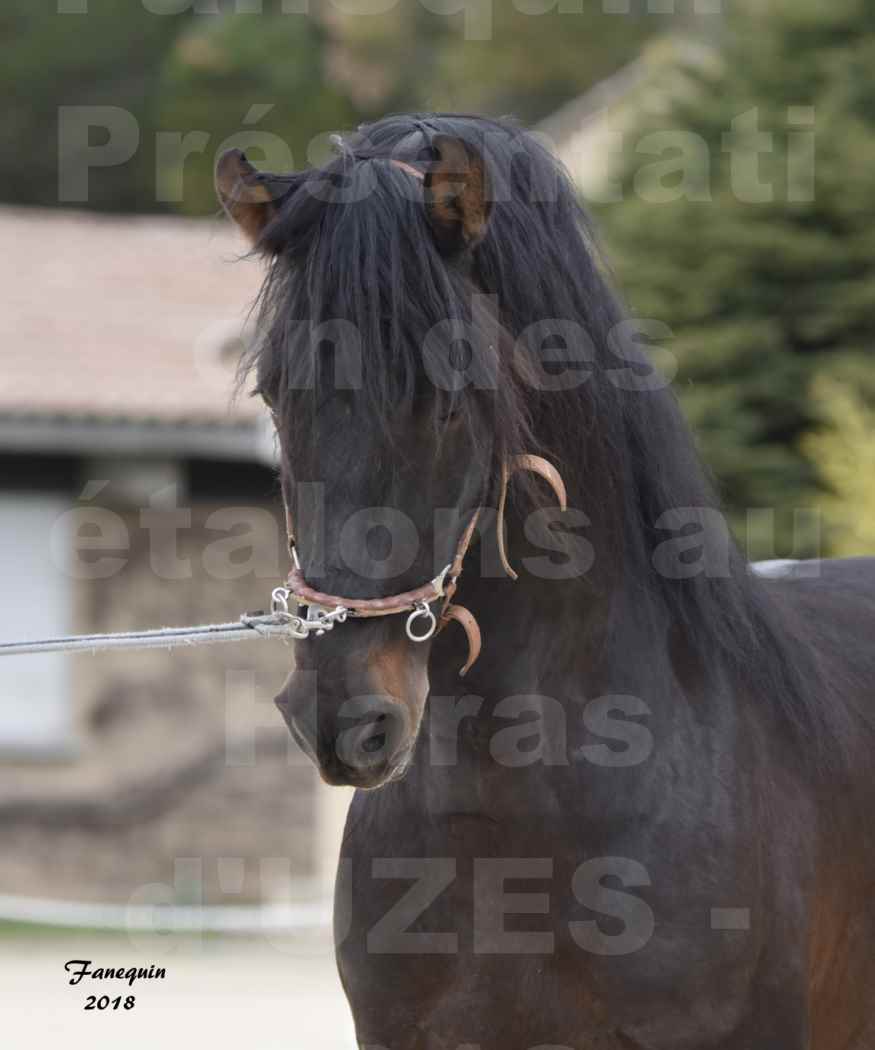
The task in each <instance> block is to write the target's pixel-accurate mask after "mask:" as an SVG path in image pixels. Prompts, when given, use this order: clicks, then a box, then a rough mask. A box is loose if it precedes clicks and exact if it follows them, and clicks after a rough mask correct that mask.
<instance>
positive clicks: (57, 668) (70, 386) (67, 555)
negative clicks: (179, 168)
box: [0, 208, 345, 917]
mask: <svg viewBox="0 0 875 1050" xmlns="http://www.w3.org/2000/svg"><path fill="white" fill-rule="evenodd" d="M0 239H2V243H3V244H4V245H6V246H7V249H8V250H7V251H6V252H4V253H2V257H0V284H2V288H3V298H2V305H0V346H2V351H0V466H2V470H0V578H2V580H3V599H2V602H0V638H2V639H9V640H11V639H19V638H36V637H47V636H54V635H63V634H68V633H90V632H100V631H118V630H130V629H134V628H142V627H154V626H163V625H183V624H189V623H204V622H225V621H230V620H235V619H236V618H237V617H238V616H239V615H240V613H241V612H244V611H246V610H252V609H258V608H264V607H265V606H267V605H268V603H269V599H270V591H271V588H272V587H273V586H275V585H276V583H277V581H278V580H279V579H281V578H282V577H283V575H284V574H285V571H286V568H287V564H286V558H287V554H286V550H285V538H284V532H283V528H282V524H281V520H280V514H279V513H278V511H279V506H278V504H279V493H278V486H277V484H276V479H275V474H274V470H273V456H274V450H273V439H272V434H271V428H270V424H269V420H268V419H267V417H266V413H265V411H264V409H263V408H262V407H261V404H260V402H259V401H257V400H256V399H253V398H250V397H248V396H247V395H246V393H245V391H244V392H243V393H241V394H239V395H238V396H236V397H234V396H233V395H234V389H235V370H236V364H237V361H238V359H239V353H240V349H241V346H242V345H243V343H244V342H245V340H246V339H248V338H250V337H251V328H252V322H251V320H249V318H248V310H249V307H250V305H251V303H252V300H253V298H254V297H255V295H256V293H257V289H258V286H259V281H260V276H261V274H260V269H259V265H258V263H257V262H256V261H254V260H251V259H248V258H244V257H243V256H244V254H245V253H244V246H243V245H242V243H241V242H240V241H239V240H237V236H236V234H235V233H234V232H233V231H232V230H231V228H230V224H226V223H224V222H222V223H220V222H215V223H213V222H200V221H191V220H183V219H163V218H101V217H93V216H90V215H85V214H79V213H65V212H62V211H46V212H40V211H35V210H33V211H31V210H16V209H9V208H3V209H0ZM289 664H290V652H289V650H288V649H287V648H286V647H285V646H283V645H282V643H279V642H251V643H245V644H234V645H227V646H225V645H222V646H210V647H205V648H197V649H192V650H189V651H180V650H175V651H174V652H173V653H165V652H156V651H148V652H119V653H111V654H100V655H90V654H77V655H75V656H72V657H70V656H64V655H46V656H26V657H9V658H6V659H5V660H2V661H0V894H24V895H30V896H34V895H39V896H45V897H53V898H61V899H66V900H95V901H116V902H125V901H129V900H135V899H138V895H140V894H141V893H142V892H143V887H144V886H147V885H148V884H160V885H163V886H166V887H170V892H171V895H172V896H173V898H174V899H179V900H185V901H189V902H191V901H195V902H200V901H204V902H211V903H249V902H254V901H263V900H266V899H273V898H274V897H276V896H281V895H284V894H286V893H287V892H289V886H291V888H292V889H291V892H295V887H311V888H312V887H317V888H318V887H319V886H320V885H322V884H324V882H325V881H326V879H327V877H328V873H329V872H330V870H331V869H332V868H333V864H334V860H335V856H334V850H335V848H336V837H337V834H338V821H339V820H340V819H341V818H342V813H343V805H344V802H345V795H344V793H342V792H338V793H329V792H328V790H327V789H324V788H323V789H321V792H324V794H323V793H320V790H319V788H317V778H316V775H315V773H314V772H313V771H312V770H311V767H310V766H309V764H308V763H307V762H306V761H305V760H304V758H303V756H301V755H300V754H299V753H297V752H296V751H295V750H294V748H293V746H292V745H291V742H290V740H289V736H288V733H287V731H286V730H285V727H284V726H283V725H282V723H281V720H280V718H279V715H278V714H277V712H276V711H275V709H274V707H273V704H272V702H271V698H272V696H273V695H274V694H275V693H276V691H277V690H278V689H279V687H280V685H281V684H282V682H283V679H284V676H285V674H286V673H287V672H288V669H289ZM329 795H330V796H331V797H330V798H328V796H329ZM268 860H269V861H270V863H266V861H268ZM197 870H200V871H201V873H202V874H201V876H200V877H199V878H196V879H195V880H194V882H195V883H197V884H196V885H195V884H192V872H193V871H194V872H196V871H197ZM180 872H184V873H185V874H184V875H183V876H181V875H180ZM286 875H288V878H286ZM0 917H2V916H0Z"/></svg>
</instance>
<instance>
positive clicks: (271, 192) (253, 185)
mask: <svg viewBox="0 0 875 1050" xmlns="http://www.w3.org/2000/svg"><path fill="white" fill-rule="evenodd" d="M215 183H216V195H217V196H218V198H219V200H220V201H221V204H222V207H223V208H224V209H225V211H226V212H227V213H228V214H229V215H230V216H231V218H232V219H233V220H234V222H236V223H237V225H238V226H239V227H240V229H241V230H242V231H243V233H244V234H245V235H246V237H247V238H248V239H249V241H250V242H251V244H253V245H256V246H257V245H258V244H259V243H260V242H261V235H262V233H263V232H264V228H265V227H266V226H267V224H268V223H269V222H270V220H271V219H272V218H273V217H274V216H275V215H276V213H277V207H278V202H279V200H280V198H281V197H283V196H284V195H285V194H286V193H288V190H289V186H288V182H287V180H283V179H282V177H281V176H276V175H268V174H267V173H266V172H261V171H259V170H258V169H257V168H255V167H253V165H252V164H250V163H249V161H248V160H247V159H246V154H245V153H243V151H242V150H239V149H229V150H227V151H226V152H225V153H223V154H222V156H221V157H219V160H218V163H217V164H216V176H215Z"/></svg>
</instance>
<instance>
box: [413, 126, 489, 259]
mask: <svg viewBox="0 0 875 1050" xmlns="http://www.w3.org/2000/svg"><path fill="white" fill-rule="evenodd" d="M431 144H432V147H433V148H434V149H435V151H436V152H437V160H436V161H435V162H434V163H433V164H432V166H431V170H430V171H429V172H428V174H427V175H426V178H425V189H426V204H427V207H428V216H429V220H430V222H431V225H432V228H433V229H434V232H435V236H436V238H437V240H438V243H439V244H440V245H441V247H443V248H445V249H447V250H450V251H452V250H458V249H461V248H465V247H467V248H474V247H476V246H477V245H478V244H479V243H480V242H481V241H482V240H483V238H484V237H485V236H486V226H487V223H488V222H489V212H490V210H491V208H492V189H491V182H490V179H489V173H488V171H487V170H486V164H485V163H484V161H483V158H482V157H481V156H480V154H479V153H478V152H476V151H475V150H474V149H473V147H471V146H469V145H468V144H467V143H466V142H463V141H462V140H461V139H457V138H452V137H450V136H448V135H436V136H435V138H434V139H433V140H432V143H431Z"/></svg>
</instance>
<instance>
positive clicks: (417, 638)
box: [406, 602, 437, 642]
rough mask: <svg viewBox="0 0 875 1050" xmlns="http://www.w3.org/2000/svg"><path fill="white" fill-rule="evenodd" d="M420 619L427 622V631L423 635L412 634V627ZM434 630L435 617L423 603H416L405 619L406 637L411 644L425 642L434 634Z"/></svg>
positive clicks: (435, 624) (435, 626)
mask: <svg viewBox="0 0 875 1050" xmlns="http://www.w3.org/2000/svg"><path fill="white" fill-rule="evenodd" d="M422 617H424V618H425V619H426V620H427V621H428V629H427V630H426V632H425V634H414V632H413V625H414V623H415V622H416V621H417V620H419V619H420V618H422ZM436 628H437V617H436V616H435V614H434V613H433V612H432V611H431V609H429V607H428V605H426V603H425V602H417V604H416V606H415V607H414V609H413V612H412V613H411V614H410V615H409V616H408V617H407V628H406V629H407V637H408V638H409V639H410V641H411V642H427V641H428V640H429V638H431V636H432V635H433V634H434V632H435V629H436Z"/></svg>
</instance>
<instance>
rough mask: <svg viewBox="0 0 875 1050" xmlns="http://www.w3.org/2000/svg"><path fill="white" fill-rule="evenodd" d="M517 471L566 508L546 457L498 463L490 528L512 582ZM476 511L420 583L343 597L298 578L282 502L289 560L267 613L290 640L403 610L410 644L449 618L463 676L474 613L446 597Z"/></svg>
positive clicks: (471, 655) (475, 641) (476, 635)
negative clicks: (278, 618) (510, 523)
mask: <svg viewBox="0 0 875 1050" xmlns="http://www.w3.org/2000/svg"><path fill="white" fill-rule="evenodd" d="M518 470H530V471H532V472H533V473H535V474H538V475H539V476H540V477H542V478H544V480H545V481H546V482H547V483H548V484H549V485H550V487H551V488H552V489H553V492H554V493H555V494H556V498H557V499H558V501H559V508H560V510H563V511H564V510H565V508H566V506H567V496H566V492H565V484H564V483H563V481H562V476H561V475H560V473H559V471H558V470H557V469H556V468H555V467H554V466H553V465H552V464H550V463H548V462H547V460H546V459H542V458H541V456H532V455H522V456H514V457H513V458H512V459H511V460H510V461H509V463H505V464H504V465H503V467H502V472H501V492H500V495H499V501H498V514H497V518H496V523H495V529H496V537H497V540H498V552H499V557H500V559H501V565H502V568H503V569H504V571H505V572H506V573H507V575H508V576H510V577H511V579H514V580H515V579H516V578H517V574H516V573H515V572H514V571H513V569H512V568H511V566H510V564H509V563H508V560H507V550H506V546H505V537H504V512H505V506H506V504H507V486H508V482H509V481H510V477H511V475H512V474H514V473H515V472H516V471H518ZM482 511H483V507H482V506H480V507H478V508H477V510H475V511H474V513H473V514H472V515H471V520H470V521H469V522H468V525H467V526H466V528H465V531H464V532H463V533H462V536H461V538H460V540H459V544H458V546H457V547H456V553H455V556H454V557H453V560H452V561H451V562H450V564H449V565H446V566H445V567H444V568H443V569H442V570H441V571H440V572H439V573H438V574H437V576H435V578H434V579H433V580H429V582H428V583H424V584H422V586H421V587H416V588H414V589H413V590H410V591H402V592H401V593H400V594H393V595H390V596H389V597H388V598H344V597H341V596H340V595H337V594H326V593H324V592H323V591H317V590H314V589H313V588H312V587H311V586H310V585H309V584H308V583H307V581H306V580H305V579H304V574H303V572H302V571H301V565H300V562H299V561H298V554H297V549H296V546H295V531H294V527H293V523H292V514H291V511H290V509H289V507H288V505H287V506H286V528H287V531H288V538H289V551H290V553H291V555H292V561H293V563H294V564H293V567H292V570H291V572H290V573H289V577H288V580H287V581H286V586H285V587H277V588H276V590H274V592H273V611H274V612H276V613H283V614H286V615H288V616H289V626H290V628H291V633H292V634H293V635H294V637H296V638H309V636H310V635H311V634H313V633H315V634H316V636H317V637H319V636H320V635H323V634H324V633H325V632H326V631H330V630H332V628H333V627H334V625H335V624H336V623H344V622H345V621H346V620H347V619H348V618H349V617H371V616H395V615H398V614H400V613H408V614H409V615H408V617H407V625H406V630H407V637H408V638H409V639H410V640H411V641H412V642H425V641H427V640H428V639H429V638H431V637H432V635H434V634H435V633H436V632H439V631H442V630H443V629H444V627H446V625H447V624H448V623H449V622H450V621H451V620H455V621H456V622H457V623H459V624H460V625H461V626H462V628H463V629H464V631H465V634H466V635H467V638H468V659H467V660H466V661H465V664H464V666H463V667H462V669H461V670H460V671H459V674H460V675H464V674H466V673H467V672H468V671H469V670H470V668H471V667H472V666H473V664H474V662H475V660H476V659H477V657H478V656H479V655H480V648H481V635H480V628H479V626H478V625H477V621H476V620H475V618H474V616H473V615H472V614H471V613H470V612H469V611H468V610H467V609H466V608H464V606H461V605H454V604H453V603H452V599H453V595H454V594H455V593H456V588H457V587H458V584H459V577H460V576H461V574H462V563H463V562H464V560H465V555H466V554H467V553H468V548H469V547H470V545H471V540H472V539H473V537H474V530H475V529H476V527H477V522H478V521H479V519H480V514H481V513H482ZM289 599H291V600H292V601H293V602H295V604H296V605H298V606H299V607H300V606H303V607H305V608H306V610H307V613H306V618H302V617H301V616H294V615H292V614H291V613H290V612H289ZM441 599H443V605H442V606H441V609H440V612H439V613H438V614H437V616H435V614H434V612H432V610H431V608H430V606H431V605H432V604H434V603H435V602H437V601H440V600H441ZM419 620H424V621H425V630H424V631H422V633H417V632H416V630H415V624H416V623H417V622H418V621H419Z"/></svg>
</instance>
